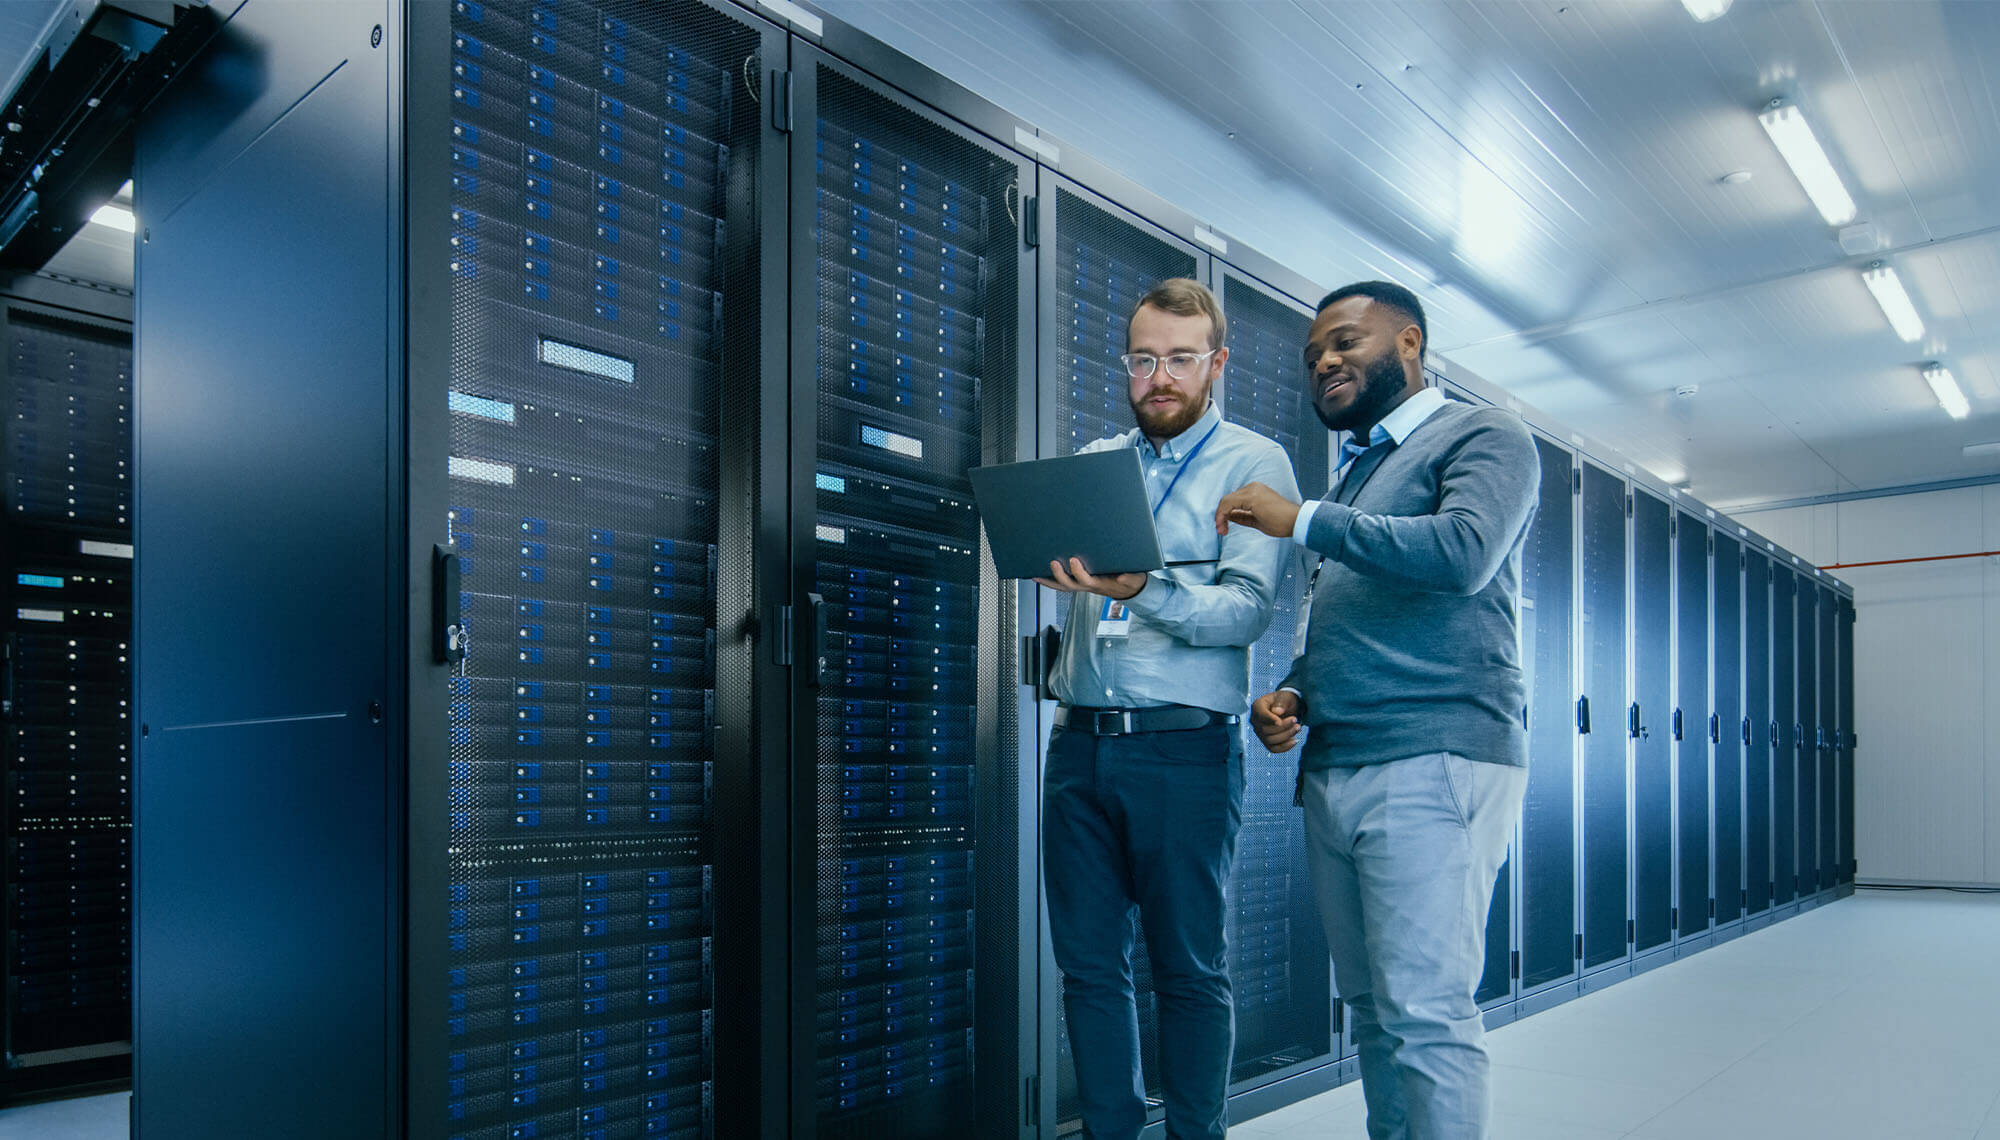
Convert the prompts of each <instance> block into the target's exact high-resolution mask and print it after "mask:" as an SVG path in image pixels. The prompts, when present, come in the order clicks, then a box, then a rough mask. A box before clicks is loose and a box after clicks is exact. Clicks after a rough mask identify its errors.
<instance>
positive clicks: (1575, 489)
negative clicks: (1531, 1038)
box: [1569, 467, 1583, 958]
mask: <svg viewBox="0 0 2000 1140" xmlns="http://www.w3.org/2000/svg"><path fill="white" fill-rule="evenodd" d="M1569 493H1570V494H1572V495H1581V494H1583V468H1581V467H1578V468H1574V469H1572V470H1571V471H1570V473H1569ZM1577 957H1579V958H1581V957H1583V955H1582V954H1581V953H1579V954H1577Z"/></svg>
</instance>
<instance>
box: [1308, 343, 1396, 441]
mask: <svg viewBox="0 0 2000 1140" xmlns="http://www.w3.org/2000/svg"><path fill="white" fill-rule="evenodd" d="M1407 382H1408V378H1407V377H1405V376H1404V375H1403V361H1402V358H1401V357H1398V356H1397V355H1396V354H1395V353H1394V352H1384V353H1382V354H1381V355H1380V356H1377V357H1376V358H1375V359H1373V360H1371V361H1369V362H1368V364H1367V366H1366V367H1364V368H1363V369H1362V370H1361V391H1359V392H1357V393H1355V396H1354V402H1353V403H1352V404H1349V405H1348V406H1347V410H1346V411H1344V412H1328V411H1327V410H1326V409H1325V408H1322V407H1320V406H1319V383H1320V381H1319V377H1317V376H1315V377H1313V402H1312V405H1313V413H1314V414H1315V415H1317V416H1318V417H1319V422H1321V423H1323V424H1325V425H1326V430H1328V431H1355V430H1356V429H1358V428H1362V427H1373V426H1375V425H1376V424H1379V423H1381V422H1382V417H1383V416H1386V415H1388V414H1389V408H1390V406H1391V405H1393V404H1395V402H1396V397H1397V396H1400V395H1402V393H1403V386H1404V384H1406V383H1407Z"/></svg>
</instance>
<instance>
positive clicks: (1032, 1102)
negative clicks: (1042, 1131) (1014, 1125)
mask: <svg viewBox="0 0 2000 1140" xmlns="http://www.w3.org/2000/svg"><path fill="white" fill-rule="evenodd" d="M1021 1088H1022V1097H1021V1123H1023V1124H1029V1125H1032V1124H1034V1123H1035V1122H1036V1121H1038V1120H1040V1119H1041V1116H1042V1078H1041V1077H1040V1076H1031V1077H1029V1078H1028V1079H1027V1080H1024V1081H1022V1082H1021Z"/></svg>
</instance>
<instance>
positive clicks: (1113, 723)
mask: <svg viewBox="0 0 2000 1140" xmlns="http://www.w3.org/2000/svg"><path fill="white" fill-rule="evenodd" d="M1238 719H1239V718H1238V717H1237V716H1236V714H1234V713H1219V712H1210V711H1209V710H1208V709H1196V708H1189V707H1187V706H1186V705H1168V706H1166V707H1164V708H1156V709H1090V708H1071V707H1069V706H1068V705H1059V706H1057V707H1056V727H1057V728H1060V729H1065V730H1067V731H1069V732H1082V733H1088V734H1089V735H1091V736H1130V735H1132V734H1133V733H1136V732H1186V731H1188V730H1189V729H1194V728H1207V727H1208V726H1209V725H1212V724H1235V723H1236V722H1237V720H1238Z"/></svg>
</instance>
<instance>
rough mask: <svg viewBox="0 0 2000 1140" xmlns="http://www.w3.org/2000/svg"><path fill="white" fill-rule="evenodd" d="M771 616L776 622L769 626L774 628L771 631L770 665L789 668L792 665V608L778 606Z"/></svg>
mask: <svg viewBox="0 0 2000 1140" xmlns="http://www.w3.org/2000/svg"><path fill="white" fill-rule="evenodd" d="M773 616H774V617H775V618H776V620H774V621H773V622H772V623H771V624H772V625H773V626H774V627H776V628H774V629H772V631H771V664H773V665H786V666H789V665H790V664H791V663H792V607H790V606H779V607H778V612H777V613H776V614H775V615H773Z"/></svg>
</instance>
